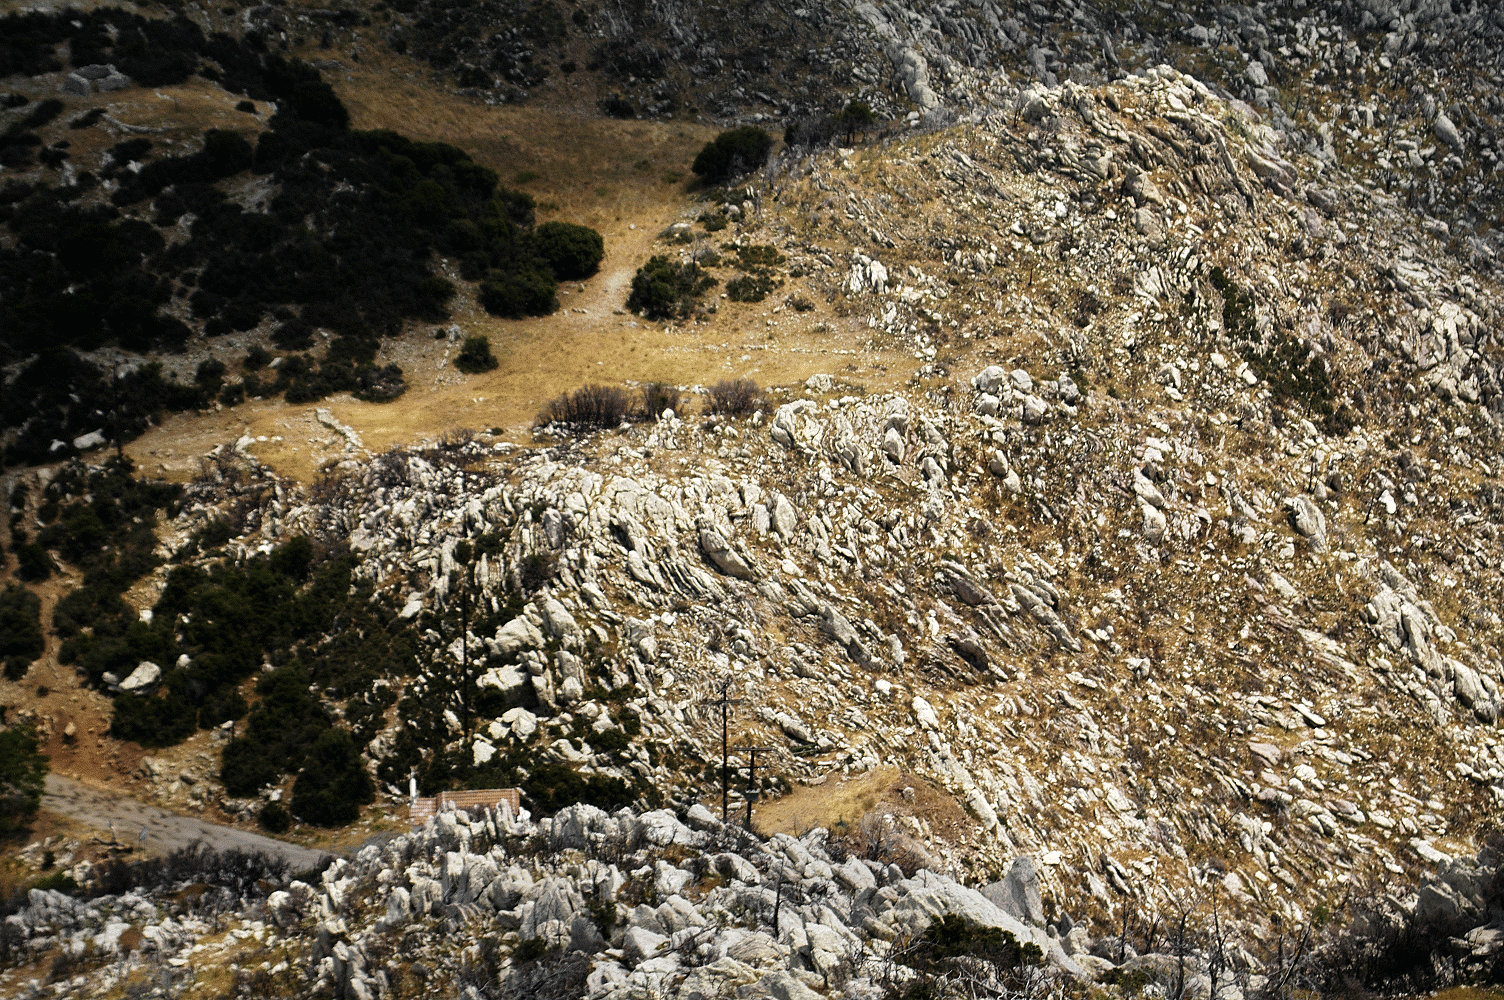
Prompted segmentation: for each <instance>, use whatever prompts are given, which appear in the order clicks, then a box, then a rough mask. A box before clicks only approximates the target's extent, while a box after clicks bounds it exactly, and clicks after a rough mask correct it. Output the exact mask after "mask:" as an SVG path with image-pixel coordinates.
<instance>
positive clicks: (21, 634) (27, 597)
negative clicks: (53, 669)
mask: <svg viewBox="0 0 1504 1000" xmlns="http://www.w3.org/2000/svg"><path fill="white" fill-rule="evenodd" d="M46 648H47V643H46V640H45V638H44V637H43V635H42V600H41V598H39V597H37V595H36V594H33V593H32V592H31V591H29V590H27V589H26V588H25V587H22V586H20V585H18V584H14V583H12V584H8V585H7V586H6V588H5V590H4V591H0V659H4V660H5V676H6V677H8V678H9V679H10V680H13V681H14V680H20V679H21V677H22V676H23V675H25V673H26V668H27V667H28V666H30V665H31V663H32V661H34V660H36V659H37V658H38V657H40V656H41V655H42V652H43V650H45V649H46Z"/></svg>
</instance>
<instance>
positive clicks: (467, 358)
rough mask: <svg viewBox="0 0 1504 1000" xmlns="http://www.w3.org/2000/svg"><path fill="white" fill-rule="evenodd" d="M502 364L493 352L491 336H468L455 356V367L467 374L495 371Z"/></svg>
mask: <svg viewBox="0 0 1504 1000" xmlns="http://www.w3.org/2000/svg"><path fill="white" fill-rule="evenodd" d="M500 364H501V362H499V361H497V360H496V355H494V354H492V353H491V338H490V337H486V336H482V335H476V336H473V337H466V338H465V343H464V346H462V347H461V348H460V352H459V354H457V355H455V357H454V367H456V368H458V369H459V370H460V371H462V372H464V373H465V374H467V375H479V374H480V373H481V372H488V371H493V370H495V369H496V368H497V367H498V366H500Z"/></svg>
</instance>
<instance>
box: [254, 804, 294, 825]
mask: <svg viewBox="0 0 1504 1000" xmlns="http://www.w3.org/2000/svg"><path fill="white" fill-rule="evenodd" d="M256 821H257V822H258V823H260V824H261V828H262V829H263V830H265V831H267V832H268V833H286V832H287V831H288V830H291V829H292V813H290V812H288V811H287V807H286V806H284V805H283V804H282V803H280V802H268V803H267V804H266V805H264V806H262V807H261V812H260V813H258V814H257V816H256Z"/></svg>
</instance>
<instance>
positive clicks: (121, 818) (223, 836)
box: [42, 774, 324, 871]
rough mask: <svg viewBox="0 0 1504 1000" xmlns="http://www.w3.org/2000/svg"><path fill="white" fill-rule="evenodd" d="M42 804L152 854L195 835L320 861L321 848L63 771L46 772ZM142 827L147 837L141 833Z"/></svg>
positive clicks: (216, 843) (311, 863) (295, 862)
mask: <svg viewBox="0 0 1504 1000" xmlns="http://www.w3.org/2000/svg"><path fill="white" fill-rule="evenodd" d="M42 808H43V809H47V810H51V811H52V812H56V813H61V814H62V815H64V816H67V817H69V818H70V819H75V820H78V821H79V822H81V823H87V824H89V825H90V826H94V827H97V828H99V829H100V830H111V829H113V831H114V834H115V838H116V840H118V841H119V842H120V843H121V844H128V845H131V846H139V847H140V848H141V849H143V850H144V851H146V852H147V853H148V854H168V853H170V852H172V851H175V850H177V849H178V848H181V847H187V846H188V845H189V844H191V843H193V842H194V841H196V840H202V841H203V842H204V843H205V844H207V845H209V846H210V847H212V848H214V849H215V850H217V851H223V850H228V849H230V848H240V849H241V850H247V851H265V852H266V853H268V854H275V855H277V856H278V857H281V858H285V859H286V860H287V861H288V862H289V863H291V865H292V867H293V870H294V871H304V870H307V869H309V868H314V867H316V866H317V865H318V864H319V862H320V860H321V859H322V858H323V857H324V852H322V851H311V850H309V849H308V848H306V847H299V846H297V845H296V844H289V843H286V842H285V841H281V840H274V839H272V838H271V837H263V836H261V835H260V834H259V833H251V832H249V831H247V830H236V829H234V828H233V827H228V826H220V825H219V824H217V823H210V822H207V821H205V820H202V819H197V818H195V817H192V816H180V815H178V814H177V813H170V812H166V811H165V810H162V809H159V808H157V807H156V806H149V805H146V804H145V803H142V802H137V801H136V800H135V799H131V798H126V797H124V796H120V795H112V794H110V793H108V792H102V791H100V790H98V789H95V788H91V787H90V786H88V785H85V784H83V783H82V782H78V781H73V780H72V779H70V778H64V777H62V776H61V775H57V774H49V775H47V792H46V795H44V796H43V798H42ZM143 832H144V837H143Z"/></svg>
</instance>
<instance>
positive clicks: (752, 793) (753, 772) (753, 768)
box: [746, 746, 773, 830]
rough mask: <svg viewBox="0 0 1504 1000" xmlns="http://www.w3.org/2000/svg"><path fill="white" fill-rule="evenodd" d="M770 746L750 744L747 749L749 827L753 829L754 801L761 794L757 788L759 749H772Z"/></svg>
mask: <svg viewBox="0 0 1504 1000" xmlns="http://www.w3.org/2000/svg"><path fill="white" fill-rule="evenodd" d="M772 749H773V748H772V747H770V746H749V747H747V748H746V750H747V829H748V830H750V829H752V803H753V802H756V801H757V800H758V799H759V798H761V795H760V794H759V792H758V789H757V751H759V750H764V751H766V750H772Z"/></svg>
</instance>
